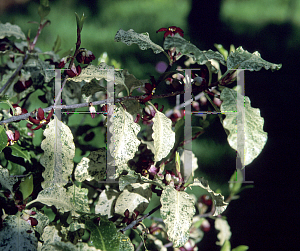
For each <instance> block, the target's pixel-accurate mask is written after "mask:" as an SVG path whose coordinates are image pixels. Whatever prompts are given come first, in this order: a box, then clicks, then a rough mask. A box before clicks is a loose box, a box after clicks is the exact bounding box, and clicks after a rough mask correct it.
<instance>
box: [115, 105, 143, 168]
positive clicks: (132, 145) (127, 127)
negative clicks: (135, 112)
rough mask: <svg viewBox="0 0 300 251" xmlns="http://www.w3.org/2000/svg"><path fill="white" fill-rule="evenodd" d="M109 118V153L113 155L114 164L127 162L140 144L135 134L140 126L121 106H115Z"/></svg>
mask: <svg viewBox="0 0 300 251" xmlns="http://www.w3.org/2000/svg"><path fill="white" fill-rule="evenodd" d="M110 119H111V123H112V126H110V128H109V131H110V132H111V133H112V137H111V143H110V145H109V150H110V154H111V155H112V157H114V159H115V165H116V166H120V165H124V164H127V161H128V160H130V159H132V158H133V157H134V154H135V153H136V151H137V150H138V146H139V145H140V141H139V140H138V138H137V134H138V133H139V131H140V129H141V127H140V126H139V125H138V124H136V123H134V121H133V117H132V115H131V114H130V113H128V112H126V111H125V110H124V109H123V108H122V107H119V108H118V107H116V108H115V109H114V114H113V116H111V118H110Z"/></svg>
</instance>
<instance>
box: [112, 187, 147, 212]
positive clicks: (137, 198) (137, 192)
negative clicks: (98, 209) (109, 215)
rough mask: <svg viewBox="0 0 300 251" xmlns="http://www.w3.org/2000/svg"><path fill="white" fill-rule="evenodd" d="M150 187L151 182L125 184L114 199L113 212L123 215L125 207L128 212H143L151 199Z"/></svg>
mask: <svg viewBox="0 0 300 251" xmlns="http://www.w3.org/2000/svg"><path fill="white" fill-rule="evenodd" d="M150 187H151V184H139V183H133V184H130V185H128V186H126V187H125V189H124V190H123V192H122V193H121V194H120V195H119V197H118V199H117V201H116V205H115V213H116V214H119V215H122V216H124V212H125V211H126V209H128V210H129V212H130V213H132V212H133V211H134V210H137V211H139V213H143V212H144V211H145V210H146V208H147V207H148V205H149V202H150V200H151V196H152V191H151V188H150Z"/></svg>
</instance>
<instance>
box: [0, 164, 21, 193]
mask: <svg viewBox="0 0 300 251" xmlns="http://www.w3.org/2000/svg"><path fill="white" fill-rule="evenodd" d="M17 181H18V178H16V177H9V171H8V169H6V168H3V167H2V166H1V165H0V184H1V186H2V187H5V188H6V189H8V190H9V191H11V192H12V191H13V186H14V184H15V183H16V182H17Z"/></svg>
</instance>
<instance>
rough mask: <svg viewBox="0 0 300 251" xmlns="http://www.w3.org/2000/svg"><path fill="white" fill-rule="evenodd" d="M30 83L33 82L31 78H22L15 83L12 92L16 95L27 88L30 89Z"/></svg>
mask: <svg viewBox="0 0 300 251" xmlns="http://www.w3.org/2000/svg"><path fill="white" fill-rule="evenodd" d="M32 83H33V81H32V79H31V78H29V79H28V80H26V79H25V78H24V77H20V79H19V81H18V82H17V83H15V85H14V90H15V91H16V92H17V93H20V92H22V91H25V90H26V89H27V88H28V87H30V86H31V85H32Z"/></svg>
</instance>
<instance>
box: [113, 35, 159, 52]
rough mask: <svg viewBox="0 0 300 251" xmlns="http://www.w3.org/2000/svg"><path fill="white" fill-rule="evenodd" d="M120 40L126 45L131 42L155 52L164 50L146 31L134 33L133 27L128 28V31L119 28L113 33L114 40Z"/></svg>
mask: <svg viewBox="0 0 300 251" xmlns="http://www.w3.org/2000/svg"><path fill="white" fill-rule="evenodd" d="M120 41H121V42H122V43H125V44H126V45H128V46H130V45H132V44H137V45H138V46H139V48H140V49H141V50H147V49H152V50H153V52H154V53H155V54H158V53H160V52H163V51H164V49H163V48H162V47H161V46H159V45H157V44H155V43H153V42H152V41H151V39H150V37H149V34H148V33H147V32H146V33H136V32H135V31H134V30H133V29H130V30H128V31H124V30H122V29H120V30H118V32H117V34H116V35H115V42H120Z"/></svg>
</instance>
